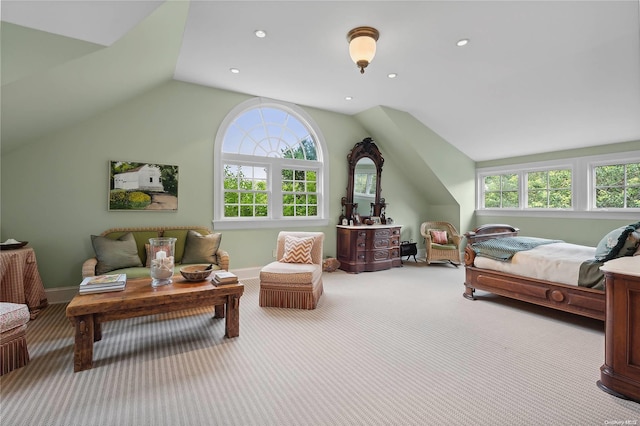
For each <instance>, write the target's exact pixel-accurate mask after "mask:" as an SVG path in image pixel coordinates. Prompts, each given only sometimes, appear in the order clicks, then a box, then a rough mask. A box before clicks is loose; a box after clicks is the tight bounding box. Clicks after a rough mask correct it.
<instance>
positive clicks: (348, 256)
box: [337, 225, 402, 273]
mask: <svg viewBox="0 0 640 426" xmlns="http://www.w3.org/2000/svg"><path fill="white" fill-rule="evenodd" d="M400 228H401V226H400V225H362V226H345V225H338V231H337V232H338V242H337V246H338V247H337V252H338V260H339V261H340V269H342V270H344V271H347V272H353V273H358V272H372V271H381V270H383V269H389V268H391V267H394V266H402V261H401V257H400Z"/></svg>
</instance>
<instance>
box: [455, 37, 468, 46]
mask: <svg viewBox="0 0 640 426" xmlns="http://www.w3.org/2000/svg"><path fill="white" fill-rule="evenodd" d="M467 43H469V39H468V38H463V39H462V40H458V42H457V43H456V46H458V47H462V46H466V45H467Z"/></svg>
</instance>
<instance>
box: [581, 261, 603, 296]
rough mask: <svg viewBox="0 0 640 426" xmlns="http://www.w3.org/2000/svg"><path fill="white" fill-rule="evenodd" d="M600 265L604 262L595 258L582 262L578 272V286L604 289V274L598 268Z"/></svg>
mask: <svg viewBox="0 0 640 426" xmlns="http://www.w3.org/2000/svg"><path fill="white" fill-rule="evenodd" d="M602 265H604V262H599V261H597V260H595V259H590V260H585V261H584V262H582V264H581V265H580V272H579V273H578V285H579V286H580V287H589V288H593V289H596V290H604V274H603V273H602V271H601V270H600V267H601V266H602Z"/></svg>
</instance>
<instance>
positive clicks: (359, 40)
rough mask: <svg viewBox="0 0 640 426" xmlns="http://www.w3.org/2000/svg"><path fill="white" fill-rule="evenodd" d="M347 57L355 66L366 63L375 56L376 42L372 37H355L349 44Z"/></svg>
mask: <svg viewBox="0 0 640 426" xmlns="http://www.w3.org/2000/svg"><path fill="white" fill-rule="evenodd" d="M349 55H351V59H352V60H353V62H355V63H356V64H357V63H358V62H361V61H366V62H367V63H369V62H371V61H372V60H373V57H374V56H375V55H376V41H375V39H373V38H372V37H367V36H360V37H356V38H354V39H353V40H351V42H350V43H349Z"/></svg>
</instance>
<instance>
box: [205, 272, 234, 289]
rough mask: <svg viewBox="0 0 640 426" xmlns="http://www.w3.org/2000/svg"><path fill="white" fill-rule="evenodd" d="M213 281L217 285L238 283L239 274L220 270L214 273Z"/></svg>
mask: <svg viewBox="0 0 640 426" xmlns="http://www.w3.org/2000/svg"><path fill="white" fill-rule="evenodd" d="M211 283H212V284H213V285H215V286H218V285H229V284H237V283H238V276H237V275H236V274H234V273H233V272H228V271H218V272H215V273H214V274H213V279H212V280H211Z"/></svg>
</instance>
